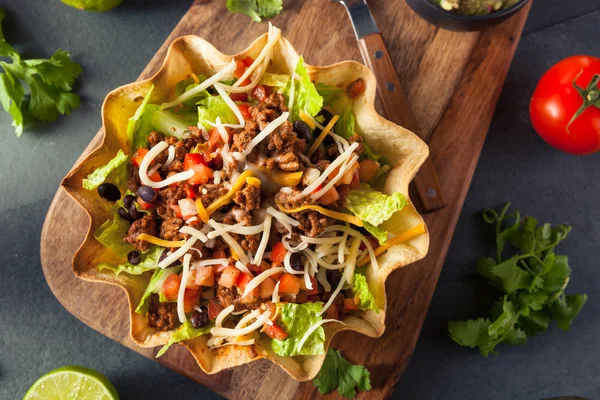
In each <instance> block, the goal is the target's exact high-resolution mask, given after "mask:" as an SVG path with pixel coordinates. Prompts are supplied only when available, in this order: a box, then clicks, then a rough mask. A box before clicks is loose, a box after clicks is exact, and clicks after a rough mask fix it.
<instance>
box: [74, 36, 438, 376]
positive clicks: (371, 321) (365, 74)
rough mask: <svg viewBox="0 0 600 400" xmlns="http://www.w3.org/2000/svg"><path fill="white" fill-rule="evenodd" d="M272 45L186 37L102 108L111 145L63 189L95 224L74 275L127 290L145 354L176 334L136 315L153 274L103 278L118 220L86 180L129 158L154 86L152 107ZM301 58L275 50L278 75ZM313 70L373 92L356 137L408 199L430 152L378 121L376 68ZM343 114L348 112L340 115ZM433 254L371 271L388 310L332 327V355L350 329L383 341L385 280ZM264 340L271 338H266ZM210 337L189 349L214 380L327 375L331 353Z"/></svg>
mask: <svg viewBox="0 0 600 400" xmlns="http://www.w3.org/2000/svg"><path fill="white" fill-rule="evenodd" d="M266 42H267V35H266V34H265V35H262V36H261V37H259V38H258V39H257V40H256V41H255V42H254V43H252V45H251V46H250V47H248V48H247V49H246V50H245V51H243V52H241V53H239V54H236V55H233V56H228V55H225V54H222V53H221V52H219V51H218V50H217V49H216V48H214V47H213V46H212V45H211V44H210V43H208V42H206V41H205V40H203V39H201V38H199V37H196V36H184V37H181V38H178V39H177V40H175V41H174V42H173V43H172V44H171V46H170V47H169V50H168V52H167V56H166V58H165V61H164V63H163V65H162V67H161V69H160V71H158V72H157V73H156V75H154V76H153V77H152V78H150V79H147V80H144V81H139V82H134V83H131V84H129V85H125V86H122V87H120V88H118V89H115V90H113V91H112V92H111V93H109V94H108V96H107V97H106V100H105V101H104V104H103V106H102V120H103V128H104V138H103V141H102V144H101V145H100V147H98V148H97V149H96V150H94V151H93V152H92V153H91V154H90V155H89V156H87V157H86V158H85V159H84V160H83V161H81V162H80V163H78V164H77V165H76V166H75V167H74V168H73V170H72V171H71V172H70V173H69V175H68V176H67V177H66V178H65V179H64V181H63V183H62V185H63V186H64V188H65V189H66V191H67V192H68V193H69V194H70V195H71V196H72V197H73V199H75V201H77V202H78V203H79V204H80V205H81V206H82V207H83V208H84V209H85V210H86V212H87V214H88V215H89V217H90V227H89V230H88V233H87V237H86V239H85V241H84V242H83V244H82V245H81V247H80V248H79V250H78V251H77V253H76V254H75V256H74V258H73V271H74V272H75V274H76V275H77V276H78V277H79V278H81V279H85V280H88V281H95V282H102V283H108V284H112V285H117V286H119V287H121V288H122V289H123V290H125V292H126V293H127V298H128V301H129V309H130V316H131V331H130V333H131V337H132V338H133V340H134V341H135V342H136V343H137V344H138V345H140V346H142V347H153V346H160V345H163V344H165V343H166V342H167V341H168V339H169V337H170V335H171V333H170V332H160V331H157V330H155V329H153V328H150V327H148V325H147V320H146V317H144V316H141V315H139V314H136V313H135V312H134V309H135V308H136V306H137V304H138V303H139V301H140V298H141V297H142V294H143V292H144V290H145V288H146V286H147V284H148V282H149V280H150V277H151V272H147V273H145V274H143V275H138V276H133V275H128V274H126V273H122V274H120V275H118V276H117V275H115V274H113V273H112V272H110V271H106V270H105V271H99V270H98V269H97V268H96V266H97V265H98V264H99V263H101V262H108V263H111V264H113V265H117V264H119V263H121V262H123V261H125V260H124V259H123V258H119V257H116V256H115V255H114V254H112V252H111V251H109V250H107V249H106V248H104V247H103V246H102V245H101V244H100V243H99V242H98V241H96V240H95V239H94V235H93V234H94V231H95V230H96V229H97V228H98V226H100V225H101V224H102V223H103V222H105V221H106V220H107V219H110V218H112V215H111V212H110V209H109V207H108V205H107V202H106V201H105V200H103V199H101V198H100V196H98V194H97V193H96V191H95V190H94V191H87V190H85V189H83V188H82V180H83V179H84V178H85V177H86V176H87V175H88V174H89V173H91V172H92V171H93V170H94V169H95V168H97V167H99V166H101V165H104V164H106V163H107V162H108V161H109V160H110V159H111V158H113V157H114V155H115V154H116V153H117V151H118V150H119V149H123V150H124V151H125V152H128V149H129V143H128V140H127V122H128V120H129V118H130V117H131V116H133V114H134V113H135V111H136V110H137V108H138V106H139V105H140V103H141V101H142V99H143V98H144V96H145V95H146V93H147V92H148V90H149V89H150V87H151V86H152V85H154V91H153V93H152V98H151V99H150V103H155V104H160V103H162V102H165V101H168V100H172V99H173V98H174V96H175V95H174V88H175V85H176V84H177V83H178V82H180V81H182V80H184V79H187V78H189V76H190V74H191V73H194V74H196V75H204V76H211V75H213V74H214V73H215V72H217V71H219V70H220V69H222V68H223V67H225V66H226V65H227V64H228V63H229V62H230V61H231V60H232V59H233V58H234V57H235V58H238V57H240V58H243V57H245V56H251V57H254V58H256V57H257V56H258V54H259V53H260V51H261V49H262V48H263V47H264V46H265V44H266ZM298 58H299V55H298V53H296V51H295V50H294V48H293V47H292V46H291V44H290V43H289V42H288V41H287V40H286V39H284V38H281V39H280V40H279V42H278V43H277V44H276V45H275V47H274V49H273V59H272V66H271V68H270V70H271V72H278V73H285V74H288V75H292V72H293V70H294V67H295V65H296V63H297V61H298ZM307 70H308V72H309V74H310V75H311V77H312V79H313V80H314V81H315V82H322V83H325V84H327V85H331V86H336V87H339V88H342V89H344V88H345V87H346V86H347V85H348V84H349V83H350V82H353V81H354V80H356V79H358V78H363V79H364V80H365V82H366V90H365V92H364V93H363V94H362V95H360V96H359V97H357V98H355V99H354V100H353V101H352V107H353V112H354V115H355V117H356V130H357V131H359V132H360V133H361V134H362V135H364V137H365V139H366V140H367V142H368V143H369V145H370V146H371V147H372V148H373V150H374V151H375V152H377V153H380V154H382V155H383V156H384V157H385V158H386V159H387V161H388V162H389V163H390V165H392V166H393V168H392V169H391V172H390V173H389V176H388V178H387V180H386V182H385V185H384V187H383V191H384V192H385V193H387V194H391V193H394V192H401V193H403V194H404V195H405V196H406V197H407V198H408V184H409V182H410V181H411V179H412V178H413V176H414V175H415V173H416V172H417V170H418V169H419V167H420V166H421V164H422V163H423V162H424V160H425V159H426V158H427V155H428V148H427V146H426V145H425V143H423V141H421V140H420V139H419V138H418V137H417V136H416V135H414V134H413V133H412V132H410V131H408V130H406V129H404V128H402V127H400V126H397V125H395V124H393V123H391V122H389V121H387V120H385V119H384V118H382V117H381V116H379V115H378V114H377V112H376V111H375V108H374V106H373V104H374V100H375V90H376V82H375V77H374V76H373V74H372V73H371V71H370V70H369V69H367V68H366V67H365V66H363V65H362V64H359V63H357V62H354V61H345V62H341V63H338V64H334V65H330V66H327V67H312V66H308V65H307ZM332 111H335V112H341V110H335V109H334V110H332ZM422 223H424V222H423V219H422V218H421V216H420V215H419V214H418V213H417V211H416V210H415V208H414V207H413V206H412V204H410V205H407V206H406V207H404V209H403V210H402V211H399V212H397V213H396V214H394V215H393V216H392V218H391V219H390V220H389V221H387V222H386V223H385V224H384V226H383V228H385V229H387V230H388V231H389V232H392V233H401V232H403V231H405V230H407V229H409V228H411V227H413V226H415V225H417V224H422ZM428 247H429V235H428V234H427V233H425V234H423V235H420V236H418V237H416V238H414V239H412V240H410V241H408V242H406V243H403V244H399V245H396V246H394V247H392V248H391V249H390V250H388V251H387V252H386V253H384V254H383V255H381V256H380V257H379V259H378V260H379V266H380V269H379V270H378V271H377V272H374V271H373V269H372V268H369V269H368V272H367V274H366V277H367V281H368V283H369V287H370V289H371V291H372V292H373V295H374V297H375V301H376V303H377V305H378V306H379V308H380V311H379V313H375V312H374V311H363V312H361V314H360V315H359V316H353V317H349V318H347V319H345V320H344V323H345V325H342V324H338V323H329V324H326V325H324V329H325V333H326V338H327V339H326V343H325V349H327V348H328V347H329V343H330V342H331V339H332V337H333V335H335V334H336V333H337V332H340V331H343V330H352V331H356V332H360V333H363V334H365V335H367V336H371V337H379V336H381V335H382V334H383V332H384V330H385V315H386V313H385V310H386V295H385V280H386V278H387V276H388V275H389V274H390V273H391V272H392V271H394V270H395V269H398V268H401V267H404V266H406V265H408V264H410V263H413V262H415V261H417V260H420V259H422V258H423V257H425V255H426V253H427V249H428ZM263 336H264V335H263ZM207 340H208V335H205V336H202V337H199V338H195V339H192V340H188V341H186V342H183V343H182V344H183V345H184V346H185V347H186V348H187V349H188V350H189V351H190V352H191V353H192V355H193V356H194V358H195V359H196V361H197V362H198V364H199V366H200V368H202V370H203V371H204V372H206V373H208V374H214V373H217V372H219V371H222V370H224V369H227V368H233V367H236V366H239V365H243V364H246V363H249V362H252V361H255V360H258V359H261V358H266V359H269V360H271V361H272V362H274V363H275V364H277V365H279V366H280V367H281V368H283V369H284V370H285V371H286V372H287V373H288V374H289V375H290V376H291V377H293V378H294V379H296V380H299V381H303V380H309V379H312V378H313V377H314V376H315V375H316V374H317V373H318V371H319V370H320V368H321V365H322V364H323V360H324V358H325V354H323V355H318V356H297V357H281V356H279V355H277V354H275V353H274V352H273V351H272V350H271V346H270V343H269V340H267V339H266V338H265V337H261V338H260V339H259V340H258V341H257V343H256V344H255V345H254V346H228V347H223V348H219V349H216V350H208V348H207V345H206V342H207Z"/></svg>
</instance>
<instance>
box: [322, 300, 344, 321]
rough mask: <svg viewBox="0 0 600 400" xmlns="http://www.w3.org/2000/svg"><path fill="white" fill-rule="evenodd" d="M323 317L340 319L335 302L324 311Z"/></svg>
mask: <svg viewBox="0 0 600 400" xmlns="http://www.w3.org/2000/svg"><path fill="white" fill-rule="evenodd" d="M325 318H327V319H340V310H339V308H338V306H337V304H336V303H333V304H331V306H329V308H328V309H327V310H326V311H325Z"/></svg>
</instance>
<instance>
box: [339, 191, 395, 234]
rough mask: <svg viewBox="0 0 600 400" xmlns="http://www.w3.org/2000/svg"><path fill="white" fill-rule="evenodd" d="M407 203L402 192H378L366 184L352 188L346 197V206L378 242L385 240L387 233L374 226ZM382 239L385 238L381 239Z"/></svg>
mask: <svg viewBox="0 0 600 400" xmlns="http://www.w3.org/2000/svg"><path fill="white" fill-rule="evenodd" d="M406 204H407V201H406V198H405V197H404V195H403V194H402V193H394V194H392V195H391V196H388V195H387V194H383V193H381V192H378V191H376V190H374V189H371V187H370V186H369V185H367V184H362V185H361V186H360V188H358V189H354V190H352V191H351V192H350V194H349V195H348V197H347V198H346V204H345V206H346V208H347V209H348V210H349V211H350V212H352V213H353V214H354V215H356V216H357V217H359V218H360V219H362V220H363V222H365V224H364V225H365V229H367V230H368V231H369V232H371V233H372V234H373V236H375V237H377V239H378V240H379V243H383V242H384V241H385V240H387V233H386V232H384V231H382V230H380V229H378V228H376V227H377V226H379V225H381V224H382V223H383V222H384V221H387V220H388V219H390V217H391V216H392V215H393V214H394V213H395V212H396V211H400V210H402V208H403V207H404V206H405V205H406ZM382 239H385V240H384V241H382Z"/></svg>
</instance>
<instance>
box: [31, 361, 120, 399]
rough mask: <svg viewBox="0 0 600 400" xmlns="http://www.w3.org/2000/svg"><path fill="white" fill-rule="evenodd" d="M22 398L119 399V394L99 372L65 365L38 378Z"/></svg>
mask: <svg viewBox="0 0 600 400" xmlns="http://www.w3.org/2000/svg"><path fill="white" fill-rule="evenodd" d="M23 400H119V394H118V393H117V389H115V387H114V386H113V385H112V383H110V382H109V381H108V379H106V377H105V376H104V375H102V374H101V373H100V372H97V371H94V370H92V369H89V368H84V367H78V366H67V367H62V368H58V369H55V370H54V371H51V372H48V373H47V374H46V375H44V376H42V377H41V378H40V379H38V380H37V381H36V382H35V383H34V384H33V386H32V387H31V388H30V389H29V390H28V391H27V393H26V394H25V397H23Z"/></svg>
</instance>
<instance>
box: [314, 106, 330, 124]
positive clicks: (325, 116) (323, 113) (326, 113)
mask: <svg viewBox="0 0 600 400" xmlns="http://www.w3.org/2000/svg"><path fill="white" fill-rule="evenodd" d="M317 117H323V123H322V124H321V125H323V126H325V125H327V124H328V123H329V121H331V118H333V114H332V113H330V112H329V111H327V110H326V109H324V108H323V109H321V111H319V113H318V114H317Z"/></svg>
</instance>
